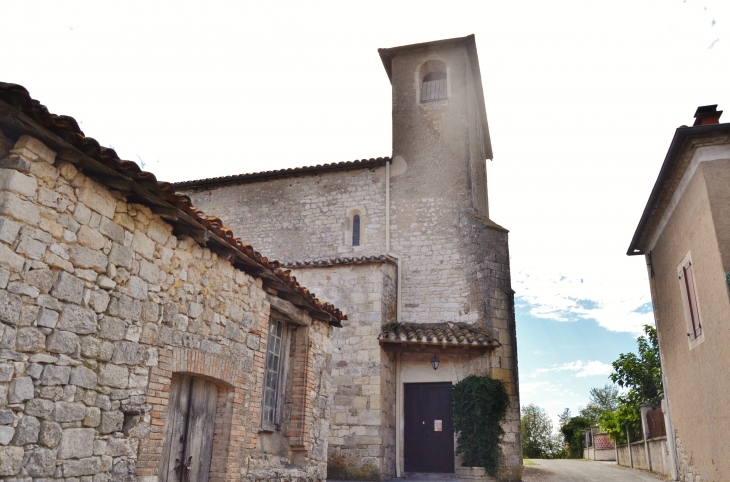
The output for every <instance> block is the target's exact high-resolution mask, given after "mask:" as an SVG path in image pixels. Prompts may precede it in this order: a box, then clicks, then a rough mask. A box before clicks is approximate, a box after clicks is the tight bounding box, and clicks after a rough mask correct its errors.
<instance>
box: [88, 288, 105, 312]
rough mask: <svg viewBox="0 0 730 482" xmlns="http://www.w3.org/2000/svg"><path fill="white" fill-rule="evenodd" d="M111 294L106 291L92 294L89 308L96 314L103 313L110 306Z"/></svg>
mask: <svg viewBox="0 0 730 482" xmlns="http://www.w3.org/2000/svg"><path fill="white" fill-rule="evenodd" d="M109 300H110V298H109V293H107V292H106V291H104V290H97V291H94V292H93V293H91V299H90V300H89V306H90V307H91V309H92V310H94V311H95V312H96V313H103V312H104V311H106V309H107V307H108V306H109Z"/></svg>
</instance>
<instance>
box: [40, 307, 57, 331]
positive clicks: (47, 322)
mask: <svg viewBox="0 0 730 482" xmlns="http://www.w3.org/2000/svg"><path fill="white" fill-rule="evenodd" d="M57 322H58V312H56V311H53V310H50V309H48V308H45V307H41V309H40V311H39V312H38V322H37V323H38V326H42V327H45V328H55V327H56V323H57Z"/></svg>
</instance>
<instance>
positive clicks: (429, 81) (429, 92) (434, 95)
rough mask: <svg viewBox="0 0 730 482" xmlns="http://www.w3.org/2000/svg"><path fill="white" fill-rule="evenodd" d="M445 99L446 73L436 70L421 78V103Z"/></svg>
mask: <svg viewBox="0 0 730 482" xmlns="http://www.w3.org/2000/svg"><path fill="white" fill-rule="evenodd" d="M445 98H446V73H445V72H441V71H439V70H436V71H434V72H431V73H430V74H427V75H426V76H425V77H424V78H423V85H422V86H421V102H431V101H434V100H440V99H445Z"/></svg>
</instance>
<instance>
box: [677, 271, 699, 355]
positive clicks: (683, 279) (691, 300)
mask: <svg viewBox="0 0 730 482" xmlns="http://www.w3.org/2000/svg"><path fill="white" fill-rule="evenodd" d="M679 286H680V291H681V292H682V303H683V305H684V317H685V320H687V335H688V336H689V339H690V341H691V340H694V339H695V338H697V337H698V336H700V334H701V333H702V325H701V324H700V313H699V310H698V309H697V293H696V292H695V285H694V276H693V274H692V262H691V261H688V262H687V264H685V265H684V266H683V267H682V270H681V272H680V274H679Z"/></svg>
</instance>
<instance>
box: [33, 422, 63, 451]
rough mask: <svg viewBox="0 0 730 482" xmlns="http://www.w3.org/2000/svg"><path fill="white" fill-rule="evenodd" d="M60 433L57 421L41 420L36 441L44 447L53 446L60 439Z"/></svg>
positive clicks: (55, 445) (61, 430) (61, 431)
mask: <svg viewBox="0 0 730 482" xmlns="http://www.w3.org/2000/svg"><path fill="white" fill-rule="evenodd" d="M61 434H63V429H62V428H61V425H59V424H58V423H56V422H51V421H45V422H41V432H40V435H39V436H38V443H40V444H41V445H45V446H46V447H51V448H55V447H57V446H58V442H59V441H60V440H61Z"/></svg>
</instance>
